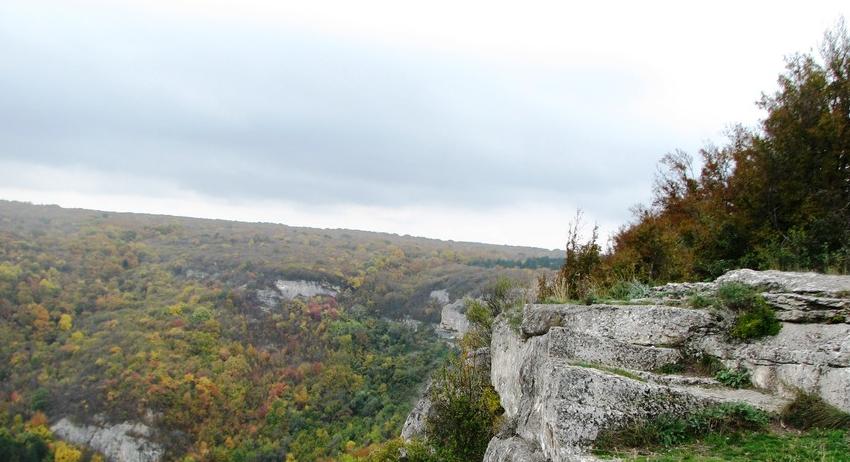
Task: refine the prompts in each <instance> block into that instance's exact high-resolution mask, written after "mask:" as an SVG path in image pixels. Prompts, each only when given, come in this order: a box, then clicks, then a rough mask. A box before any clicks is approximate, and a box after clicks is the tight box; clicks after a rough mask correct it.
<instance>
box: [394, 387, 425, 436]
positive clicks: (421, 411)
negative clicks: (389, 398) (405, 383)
mask: <svg viewBox="0 0 850 462" xmlns="http://www.w3.org/2000/svg"><path fill="white" fill-rule="evenodd" d="M430 388H431V384H430V383H429V384H428V386H427V387H425V391H424V392H423V393H422V397H421V398H419V401H417V402H416V404H415V405H414V406H413V409H412V410H411V411H410V414H408V415H407V419H405V421H404V425H403V426H402V427H401V437H402V439H404V440H405V441H410V440H412V439H422V438H425V431H426V425H427V421H428V415H429V414H430V413H431V399H430V398H429V397H428V391H429V389H430Z"/></svg>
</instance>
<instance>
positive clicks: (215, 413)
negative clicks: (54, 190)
mask: <svg viewBox="0 0 850 462" xmlns="http://www.w3.org/2000/svg"><path fill="white" fill-rule="evenodd" d="M560 258H561V257H560V255H559V252H554V251H547V250H542V249H533V248H522V247H508V246H494V245H484V244H473V243H455V242H442V241H437V240H430V239H423V238H414V237H409V236H397V235H390V234H380V233H369V232H361V231H348V230H318V229H307V228H293V227H288V226H283V225H274V224H249V223H237V222H228V221H220V220H201V219H189V218H179V217H167V216H154V215H140V214H123V213H111V212H110V213H107V212H97V211H88V210H68V209H62V208H59V207H55V206H34V205H29V204H23V203H14V202H0V337H2V338H3V339H4V341H3V343H2V345H0V364H2V365H3V366H2V368H0V376H2V378H3V380H2V385H0V419H2V421H3V423H4V426H6V427H8V428H9V429H11V430H10V432H11V434H12V435H15V434H18V435H19V436H20V434H22V432H24V431H25V430H24V428H26V429H28V430H26V431H32V429H33V428H38V425H44V424H50V423H55V422H57V421H60V419H63V418H68V419H69V420H68V421H63V425H64V424H65V423H67V422H73V423H74V425H79V424H94V423H97V424H98V425H101V426H108V425H113V424H118V423H121V422H125V421H126V422H131V423H133V424H134V425H135V424H138V425H142V427H138V428H137V429H136V431H135V433H136V434H138V433H139V430H138V429H139V428H142V429H143V430H144V432H148V433H149V437H148V439H150V440H151V441H153V442H155V443H157V444H158V445H159V448H158V449H157V450H161V451H163V453H164V454H165V457H166V459H174V458H180V457H183V456H192V457H194V458H196V459H202V460H265V459H269V460H279V459H280V458H283V457H289V458H290V459H293V460H322V459H325V458H327V459H332V458H337V457H342V456H341V454H342V455H344V454H346V453H349V454H353V453H356V452H357V451H358V450H359V449H361V448H366V447H367V446H369V445H370V444H372V443H376V442H380V441H383V440H384V439H387V438H389V437H392V436H395V435H397V434H398V432H399V430H400V427H401V424H402V422H403V419H404V416H405V415H406V414H407V412H408V410H409V408H410V406H411V404H412V402H411V401H412V399H413V397H414V396H415V395H416V394H417V393H418V391H419V387H420V386H421V384H422V381H423V378H424V377H426V376H427V375H428V374H429V372H430V371H431V370H433V369H434V368H435V366H436V364H437V363H438V362H439V361H441V360H442V359H443V358H444V357H445V356H446V355H447V354H448V351H449V349H448V347H447V346H446V344H445V343H444V342H442V341H440V340H439V339H438V338H437V337H436V336H435V334H434V332H433V329H432V327H431V324H432V323H434V322H436V321H437V320H438V319H439V314H440V313H439V311H440V305H441V302H440V300H437V299H435V298H433V297H431V292H432V291H441V290H445V291H446V292H447V293H448V295H449V297H448V299H450V300H456V299H459V298H461V297H463V296H464V295H467V294H472V295H475V294H476V293H478V291H480V288H481V287H484V286H486V285H487V284H489V283H490V282H491V281H493V280H495V278H497V277H499V276H507V277H510V278H513V279H516V280H524V281H529V280H531V279H532V278H533V277H534V275H535V273H536V270H532V269H529V268H522V267H523V266H529V267H535V268H536V267H538V266H540V265H541V262H543V264H544V265H545V264H556V263H557V262H558V261H559V260H560ZM550 262H551V263H550ZM504 266H514V268H505V267H504ZM287 285H288V286H287ZM287 287H288V288H287ZM305 287H306V288H312V289H311V290H305ZM438 298H439V297H438ZM408 318H412V319H413V320H418V321H423V322H425V323H424V324H421V323H418V322H410V321H409V320H408V321H405V319H408ZM15 416H20V417H19V418H18V419H21V420H17V421H16V417H15ZM28 419H30V423H29V424H23V422H25V421H27V420H28ZM16 422H17V423H16ZM144 432H143V433H144ZM128 434H133V432H130V433H128Z"/></svg>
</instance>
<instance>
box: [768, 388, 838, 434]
mask: <svg viewBox="0 0 850 462" xmlns="http://www.w3.org/2000/svg"><path fill="white" fill-rule="evenodd" d="M781 418H782V421H783V422H785V423H787V424H788V425H791V426H793V427H794V428H798V429H800V430H810V429H813V428H819V429H830V430H840V429H843V430H850V414H848V413H846V412H844V411H842V410H840V409H838V408H836V407H835V406H832V405H831V404H829V403H827V402H825V401H824V400H823V399H821V398H820V397H819V396H817V395H813V394H809V393H799V394H798V395H797V398H796V399H794V401H792V402H791V403H790V404H788V406H787V407H786V408H785V409H784V410H783V411H782V415H781Z"/></svg>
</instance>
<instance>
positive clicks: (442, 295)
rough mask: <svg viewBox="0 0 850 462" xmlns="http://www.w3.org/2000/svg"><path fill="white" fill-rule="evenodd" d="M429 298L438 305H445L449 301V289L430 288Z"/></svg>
mask: <svg viewBox="0 0 850 462" xmlns="http://www.w3.org/2000/svg"><path fill="white" fill-rule="evenodd" d="M429 298H431V299H432V300H434V301H436V302H437V303H439V304H440V305H447V304H448V303H449V291H448V290H446V289H440V290H432V291H431V294H430V295H429Z"/></svg>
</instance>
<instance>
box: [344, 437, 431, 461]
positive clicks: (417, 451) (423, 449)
mask: <svg viewBox="0 0 850 462" xmlns="http://www.w3.org/2000/svg"><path fill="white" fill-rule="evenodd" d="M402 454H404V458H403V459H402ZM360 460H363V461H364V462H398V461H399V460H405V461H407V462H440V461H442V460H443V459H442V458H441V457H440V455H439V454H438V453H437V452H436V451H434V450H433V448H431V447H429V446H428V445H427V444H425V443H423V442H421V441H410V442H405V441H403V440H402V439H401V438H397V439H394V440H390V441H387V442H386V443H384V444H383V445H381V446H380V447H379V448H378V449H376V450H374V451H372V452H371V453H370V454H369V455H368V456H367V457H366V458H365V459H360Z"/></svg>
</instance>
